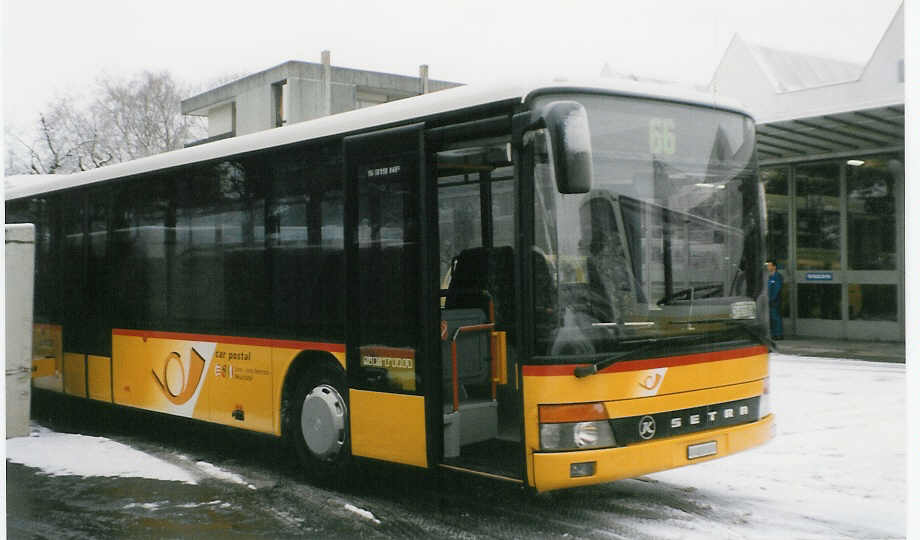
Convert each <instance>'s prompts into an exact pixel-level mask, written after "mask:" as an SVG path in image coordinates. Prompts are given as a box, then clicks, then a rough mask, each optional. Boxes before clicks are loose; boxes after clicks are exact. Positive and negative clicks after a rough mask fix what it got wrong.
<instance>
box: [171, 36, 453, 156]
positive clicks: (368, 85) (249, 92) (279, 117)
mask: <svg viewBox="0 0 920 540" xmlns="http://www.w3.org/2000/svg"><path fill="white" fill-rule="evenodd" d="M454 86H459V84H458V83H453V82H447V81H437V80H431V79H429V78H428V66H426V65H422V66H420V68H419V76H418V77H407V76H404V75H393V74H389V73H377V72H372V71H362V70H358V69H350V68H343V67H337V66H333V65H332V64H331V58H330V54H329V51H323V53H322V61H321V63H319V64H316V63H311V62H298V61H293V60H292V61H289V62H285V63H283V64H281V65H278V66H275V67H273V68H270V69H267V70H265V71H261V72H259V73H254V74H252V75H249V76H246V77H243V78H242V79H239V80H237V81H233V82H231V83H228V84H225V85H222V86H219V87H217V88H214V89H213V90H209V91H207V92H204V93H202V94H198V95H197V96H192V97H190V98H188V99H185V100H183V101H182V114H186V115H192V116H203V117H207V119H208V138H207V139H205V140H204V141H199V142H198V143H196V144H200V143H202V142H209V141H213V140H218V139H223V138H227V137H233V136H237V135H245V134H247V133H254V132H256V131H262V130H264V129H271V128H275V127H281V126H284V125H287V124H290V123H294V122H301V121H304V120H311V119H313V118H319V117H321V116H326V115H330V114H336V113H340V112H345V111H351V110H354V109H360V108H362V107H368V106H371V105H377V104H379V103H386V102H388V101H394V100H397V99H402V98H406V97H410V96H415V95H419V94H424V93H428V92H436V91H438V90H443V89H445V88H451V87H454Z"/></svg>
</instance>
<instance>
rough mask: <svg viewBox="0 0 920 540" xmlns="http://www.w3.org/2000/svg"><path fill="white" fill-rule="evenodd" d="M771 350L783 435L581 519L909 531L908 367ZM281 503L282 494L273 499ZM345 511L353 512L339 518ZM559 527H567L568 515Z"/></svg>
mask: <svg viewBox="0 0 920 540" xmlns="http://www.w3.org/2000/svg"><path fill="white" fill-rule="evenodd" d="M771 359H772V362H771V387H770V388H771V403H772V406H773V410H774V413H775V414H776V423H777V433H776V438H775V439H773V440H772V441H770V442H769V443H768V444H767V445H765V446H762V447H759V448H754V449H752V450H750V451H747V452H742V453H740V454H737V455H734V456H730V457H727V458H725V459H719V460H714V461H710V462H705V463H700V464H696V465H693V466H690V467H685V468H681V469H676V470H672V471H666V472H662V473H657V474H653V475H649V476H647V477H644V478H641V479H638V480H626V481H623V482H619V483H616V482H615V483H613V484H609V485H606V486H597V487H595V488H586V489H585V493H590V494H592V495H591V496H590V497H589V499H590V504H587V503H585V502H584V501H582V500H581V499H579V498H578V497H575V498H573V499H572V500H571V503H572V504H573V505H574V506H576V507H581V506H587V507H589V510H587V512H588V515H590V516H593V518H596V520H595V519H593V518H592V520H589V522H588V523H585V524H583V525H584V526H585V527H587V529H586V530H591V531H594V532H598V533H602V532H604V531H605V530H606V529H611V530H614V531H617V530H620V531H622V530H626V531H631V530H634V531H641V533H642V534H643V535H649V536H651V537H654V538H684V539H686V538H690V539H694V538H707V539H708V538H742V539H754V540H759V539H769V540H773V539H785V538H860V539H863V538H901V537H904V536H905V532H906V531H905V527H906V480H905V473H906V456H905V453H906V452H905V447H906V435H905V431H904V426H905V415H906V412H905V394H906V391H905V366H904V365H903V364H886V363H876V362H861V361H854V360H845V359H824V358H809V357H796V356H788V355H780V354H774V355H771ZM7 456H8V459H9V460H10V461H13V462H16V463H22V464H24V465H26V466H29V467H34V468H39V469H41V470H42V471H44V473H45V474H49V475H76V476H121V477H144V478H156V479H160V480H174V481H179V482H186V483H189V484H195V483H196V482H199V483H200V484H199V485H200V486H201V487H202V488H204V487H206V485H207V480H217V481H219V482H223V483H226V484H237V485H244V486H247V487H249V488H250V489H255V487H253V486H252V484H251V483H250V482H249V481H248V480H246V479H245V478H243V476H240V474H239V472H229V471H226V470H224V469H222V468H220V467H217V466H215V465H212V464H211V463H209V462H207V461H198V460H193V459H191V458H188V457H185V456H182V455H177V454H175V453H174V452H171V451H169V450H164V451H163V456H162V457H163V458H165V459H167V460H171V461H172V462H173V463H170V462H168V461H164V460H163V459H160V458H158V457H154V456H151V455H149V454H147V453H144V452H140V451H138V450H136V449H134V448H131V447H130V446H126V445H124V444H120V443H117V442H114V441H111V440H108V439H104V438H100V437H87V436H82V435H74V434H66V433H56V432H53V431H50V430H48V429H45V428H41V427H38V428H36V429H34V430H33V433H32V435H31V436H29V437H23V438H18V439H10V440H8V441H7ZM88 456H91V458H89V459H88ZM252 474H256V473H255V472H253V473H252ZM247 476H251V475H250V474H247ZM288 489H289V490H290V491H287V492H285V493H288V495H289V496H290V497H292V500H294V501H298V502H297V503H296V508H301V502H302V501H301V499H299V498H298V497H304V496H307V495H304V494H312V493H314V490H313V489H312V488H309V489H306V490H302V489H301V487H300V486H297V485H292V486H291V487H289V488H288ZM576 491H577V490H576ZM243 492H246V493H251V492H250V491H249V490H243ZM316 493H320V494H321V501H320V503H321V504H320V507H326V505H328V497H329V495H328V493H326V492H320V491H317V492H316ZM233 496H234V497H241V496H242V495H239V494H236V495H233ZM420 496H423V497H424V496H425V495H424V494H422V495H420ZM465 496H470V497H473V498H475V497H476V494H475V492H472V493H470V494H460V495H459V497H460V500H461V502H462V500H463V497H465ZM595 498H597V499H603V500H594V499H595ZM559 500H560V501H561V504H562V505H563V506H565V505H566V501H568V500H569V499H568V498H567V497H566V495H565V494H562V495H560V498H559ZM247 501H248V499H247ZM308 501H309V499H308ZM356 503H357V501H356ZM128 504H129V505H134V506H131V509H147V510H151V511H152V510H156V509H159V508H160V506H161V505H162V504H163V501H162V500H160V499H158V498H151V499H147V500H144V499H142V498H138V499H137V500H133V501H130V502H128ZM170 504H174V505H178V506H177V507H178V508H183V509H191V508H197V507H199V506H204V507H207V508H211V509H221V510H226V511H228V512H229V511H231V510H232V508H234V507H235V506H234V505H236V504H237V503H230V502H227V499H226V498H224V497H222V498H221V499H219V500H215V499H214V498H213V496H212V495H211V493H210V492H208V493H207V494H205V495H204V496H203V498H202V499H200V500H192V501H188V500H186V499H183V498H180V499H178V500H175V501H172V502H171V503H170ZM247 504H249V503H248V502H247ZM277 504H279V501H277V500H276V501H274V502H273V505H270V507H271V508H274V505H277ZM339 504H341V505H342V506H344V510H345V513H346V515H348V514H350V515H352V516H353V517H354V518H356V520H357V521H360V522H364V521H367V522H371V523H373V524H374V526H384V527H385V526H387V525H388V524H389V523H390V522H392V521H393V518H392V515H400V514H401V513H402V512H403V510H404V509H402V507H399V506H398V504H397V505H396V507H395V508H396V510H390V511H389V512H388V511H387V510H385V509H386V508H388V507H390V506H392V505H393V504H396V503H393V502H392V501H373V500H372V499H371V500H367V499H364V500H362V501H360V505H358V504H355V505H353V504H350V503H348V502H347V501H341V502H339V503H337V504H336V505H334V506H337V507H338V508H342V506H339ZM464 504H466V503H464ZM412 506H413V507H414V506H415V504H414V503H412ZM512 506H513V505H512ZM381 508H383V510H382V509H381ZM470 508H472V509H475V508H477V507H476V506H475V505H471V506H470ZM596 509H600V510H596ZM469 511H470V512H473V511H476V510H469ZM464 512H466V510H464ZM567 512H570V510H566V508H563V509H562V514H564V515H567ZM375 513H376V515H375ZM276 514H277V516H276V517H277V518H278V520H280V522H281V523H285V524H288V525H286V526H289V527H294V529H292V530H300V529H298V527H300V525H302V524H303V523H304V519H303V516H300V517H296V518H295V517H292V516H296V514H297V512H293V511H290V510H284V509H283V508H279V509H278V512H276ZM410 514H411V511H410ZM595 514H596V515H595ZM575 515H579V516H580V515H581V514H578V513H577V512H576V513H575ZM377 516H386V517H387V518H386V519H378V517H377ZM650 516H652V517H650ZM448 517H449V513H448ZM407 519H409V521H412V520H415V519H421V522H422V523H426V526H433V524H434V525H440V524H442V522H443V520H444V519H445V518H444V515H442V514H440V513H438V512H436V513H435V514H432V515H430V516H427V517H421V518H419V517H412V516H410V517H409V518H407ZM345 522H348V520H345V521H342V520H341V519H338V521H335V523H345ZM381 522H383V525H381ZM413 523H414V522H413ZM310 526H312V525H310ZM552 526H553V527H562V530H566V527H568V521H560V522H559V523H558V524H556V523H555V522H553V525H552ZM518 527H519V528H520V527H521V525H520V524H519V525H518ZM450 530H451V531H453V530H454V529H453V528H451V529H450ZM458 530H462V529H458ZM510 530H512V531H517V530H518V529H510ZM571 530H572V531H579V530H581V529H578V528H573V529H571ZM349 531H351V532H354V531H352V530H351V529H349ZM523 531H524V529H521V532H523ZM575 534H576V535H577V534H578V533H577V532H576V533H575ZM499 536H501V535H499Z"/></svg>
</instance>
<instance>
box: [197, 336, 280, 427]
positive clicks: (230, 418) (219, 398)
mask: <svg viewBox="0 0 920 540" xmlns="http://www.w3.org/2000/svg"><path fill="white" fill-rule="evenodd" d="M271 359H272V354H271V348H270V347H265V346H256V345H249V344H227V343H218V344H217V350H215V351H214V360H213V362H212V367H211V369H210V370H208V371H207V372H206V373H205V382H204V384H205V387H206V388H207V395H208V399H209V400H210V419H211V421H212V422H215V423H218V424H224V425H228V426H236V427H245V428H247V429H251V430H254V431H261V432H266V433H272V429H273V427H274V417H275V416H276V415H275V414H274V410H273V408H272V373H271V368H272V366H271Z"/></svg>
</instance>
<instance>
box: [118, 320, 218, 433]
mask: <svg viewBox="0 0 920 540" xmlns="http://www.w3.org/2000/svg"><path fill="white" fill-rule="evenodd" d="M216 349H217V344H216V343H212V342H194V341H186V340H179V339H163V338H155V337H146V336H141V335H121V334H116V333H113V335H112V360H113V364H112V375H113V380H114V381H113V382H114V385H113V386H114V396H113V398H114V402H115V403H117V404H119V405H127V406H130V407H137V408H141V409H147V410H151V411H157V412H163V413H168V414H175V415H177V416H185V417H188V418H197V419H199V420H209V419H210V411H209V401H208V389H207V387H206V385H205V384H204V382H205V380H206V379H207V377H206V374H207V373H208V372H209V371H210V370H212V369H213V367H211V363H212V361H213V358H214V353H215V351H216Z"/></svg>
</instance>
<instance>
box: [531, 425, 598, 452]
mask: <svg viewBox="0 0 920 540" xmlns="http://www.w3.org/2000/svg"><path fill="white" fill-rule="evenodd" d="M609 446H616V440H614V438H613V429H611V428H610V422H609V421H607V420H599V421H592V422H566V423H563V424H540V448H541V449H542V450H586V449H589V448H606V447H609Z"/></svg>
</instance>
